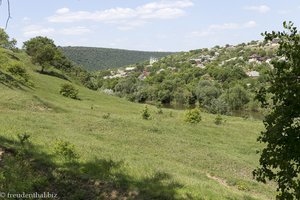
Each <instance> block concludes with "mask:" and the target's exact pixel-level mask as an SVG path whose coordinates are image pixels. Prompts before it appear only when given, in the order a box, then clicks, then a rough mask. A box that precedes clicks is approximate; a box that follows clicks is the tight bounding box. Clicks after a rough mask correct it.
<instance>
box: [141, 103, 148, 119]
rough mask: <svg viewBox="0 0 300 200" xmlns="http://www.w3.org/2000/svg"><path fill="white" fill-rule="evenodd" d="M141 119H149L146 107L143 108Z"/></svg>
mask: <svg viewBox="0 0 300 200" xmlns="http://www.w3.org/2000/svg"><path fill="white" fill-rule="evenodd" d="M142 118H143V119H146V120H148V119H150V113H149V109H148V107H147V106H145V108H144V110H143V111H142Z"/></svg>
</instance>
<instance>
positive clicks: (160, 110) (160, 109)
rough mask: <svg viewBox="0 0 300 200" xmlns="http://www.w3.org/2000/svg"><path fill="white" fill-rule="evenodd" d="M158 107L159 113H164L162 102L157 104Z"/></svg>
mask: <svg viewBox="0 0 300 200" xmlns="http://www.w3.org/2000/svg"><path fill="white" fill-rule="evenodd" d="M156 108H157V112H156V113H157V114H160V115H161V114H163V110H162V104H161V103H160V102H158V103H157V104H156Z"/></svg>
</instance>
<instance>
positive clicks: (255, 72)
mask: <svg viewBox="0 0 300 200" xmlns="http://www.w3.org/2000/svg"><path fill="white" fill-rule="evenodd" d="M246 74H247V75H248V76H249V77H252V78H256V77H259V72H258V71H249V72H247V73H246Z"/></svg>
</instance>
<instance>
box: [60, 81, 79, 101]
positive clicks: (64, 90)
mask: <svg viewBox="0 0 300 200" xmlns="http://www.w3.org/2000/svg"><path fill="white" fill-rule="evenodd" d="M59 93H60V94H61V95H63V96H65V97H69V98H72V99H78V96H77V95H78V89H76V88H75V87H74V86H73V85H72V84H69V83H66V84H63V85H62V86H61V89H60V91H59Z"/></svg>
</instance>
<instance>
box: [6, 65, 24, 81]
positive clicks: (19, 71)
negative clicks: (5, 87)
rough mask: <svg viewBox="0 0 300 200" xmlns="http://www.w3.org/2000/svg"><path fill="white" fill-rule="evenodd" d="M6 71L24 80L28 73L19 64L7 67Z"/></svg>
mask: <svg viewBox="0 0 300 200" xmlns="http://www.w3.org/2000/svg"><path fill="white" fill-rule="evenodd" d="M7 71H8V72H9V73H11V74H12V75H14V76H17V77H20V78H22V79H24V81H25V82H27V81H28V79H29V75H28V74H27V72H26V69H25V68H24V67H23V66H21V65H20V64H13V65H11V66H9V67H8V69H7Z"/></svg>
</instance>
